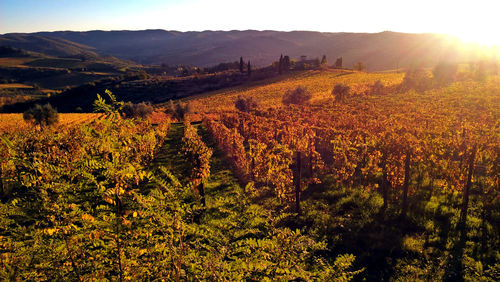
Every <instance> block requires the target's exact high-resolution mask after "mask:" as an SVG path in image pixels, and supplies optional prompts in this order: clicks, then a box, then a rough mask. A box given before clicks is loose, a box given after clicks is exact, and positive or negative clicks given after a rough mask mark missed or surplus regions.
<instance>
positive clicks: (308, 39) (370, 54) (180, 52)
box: [0, 30, 498, 71]
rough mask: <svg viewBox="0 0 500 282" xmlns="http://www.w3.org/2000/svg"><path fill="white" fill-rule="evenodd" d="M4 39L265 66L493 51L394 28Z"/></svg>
mask: <svg viewBox="0 0 500 282" xmlns="http://www.w3.org/2000/svg"><path fill="white" fill-rule="evenodd" d="M47 43H50V44H47ZM0 45H12V46H14V47H17V46H19V48H23V49H27V50H30V51H36V52H45V53H48V54H56V55H58V56H61V55H75V54H80V53H82V54H83V53H85V54H89V53H90V54H92V53H93V52H95V53H98V54H100V55H112V56H115V57H118V58H121V59H127V60H133V61H135V62H138V63H142V64H160V63H166V64H170V65H175V64H193V65H198V66H208V65H215V64H217V63H220V62H230V61H235V60H236V59H237V58H239V57H240V56H243V57H244V58H245V60H250V61H252V63H253V64H254V65H260V66H263V65H268V64H270V63H271V62H273V61H276V60H277V58H278V57H279V55H280V54H287V55H289V56H291V58H294V59H297V58H299V57H300V56H302V55H305V56H307V57H309V58H316V57H320V56H322V55H323V54H324V55H326V56H327V58H328V59H329V60H330V63H331V64H332V63H333V62H334V60H335V59H336V58H337V57H343V62H344V66H347V67H351V66H352V65H353V64H354V63H356V62H358V61H362V62H364V63H365V64H366V65H367V66H368V70H371V71H375V70H385V69H395V68H397V67H407V66H410V65H415V64H418V65H424V66H432V65H434V64H436V63H437V62H439V61H441V60H454V61H460V62H467V61H470V60H477V59H480V58H482V56H483V55H486V56H490V55H491V53H489V52H493V51H492V50H482V49H477V48H476V47H475V46H473V45H463V44H461V42H460V41H459V40H458V39H456V38H453V37H450V36H444V35H435V34H408V33H396V32H380V33H325V32H312V31H292V32H280V31H255V30H246V31H202V32H178V31H166V30H142V31H87V32H73V31H60V32H39V33H33V34H6V35H2V36H0ZM48 49H50V50H48ZM483 51H484V52H486V54H483ZM496 52H498V50H496Z"/></svg>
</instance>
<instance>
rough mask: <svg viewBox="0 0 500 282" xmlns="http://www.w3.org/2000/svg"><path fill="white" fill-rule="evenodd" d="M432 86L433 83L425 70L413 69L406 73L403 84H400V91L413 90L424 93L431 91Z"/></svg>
mask: <svg viewBox="0 0 500 282" xmlns="http://www.w3.org/2000/svg"><path fill="white" fill-rule="evenodd" d="M433 85H434V82H433V81H432V79H431V78H430V77H429V75H428V74H427V72H426V71H425V70H423V69H420V68H414V69H409V70H408V71H406V74H405V77H404V79H403V82H401V86H400V87H401V89H400V90H403V91H406V90H410V89H414V90H417V91H425V90H428V89H431V88H432V87H433Z"/></svg>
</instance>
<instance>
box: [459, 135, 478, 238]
mask: <svg viewBox="0 0 500 282" xmlns="http://www.w3.org/2000/svg"><path fill="white" fill-rule="evenodd" d="M476 151H477V144H475V145H474V147H473V148H472V153H471V155H470V159H469V169H468V174H467V183H466V184H465V186H464V192H463V200H462V210H461V213H460V228H461V229H462V232H463V234H464V233H465V227H466V221H467V209H468V206H469V193H470V188H471V186H472V174H473V173H474V160H475V158H476Z"/></svg>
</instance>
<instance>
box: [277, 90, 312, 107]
mask: <svg viewBox="0 0 500 282" xmlns="http://www.w3.org/2000/svg"><path fill="white" fill-rule="evenodd" d="M311 98H312V93H311V92H309V91H308V90H307V89H306V88H304V87H302V86H298V87H297V88H296V89H294V90H288V91H287V92H285V95H283V104H285V105H290V104H296V105H304V104H307V103H309V100H311Z"/></svg>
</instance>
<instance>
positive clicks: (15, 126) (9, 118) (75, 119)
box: [0, 113, 102, 133]
mask: <svg viewBox="0 0 500 282" xmlns="http://www.w3.org/2000/svg"><path fill="white" fill-rule="evenodd" d="M101 116H102V114H94V113H90V114H59V125H60V126H61V125H62V126H69V125H75V124H81V123H88V122H91V121H93V120H95V119H97V118H100V117H101ZM29 126H31V125H30V124H29V123H26V122H25V121H24V120H23V114H0V133H2V132H13V131H18V130H23V129H26V128H27V127H29Z"/></svg>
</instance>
